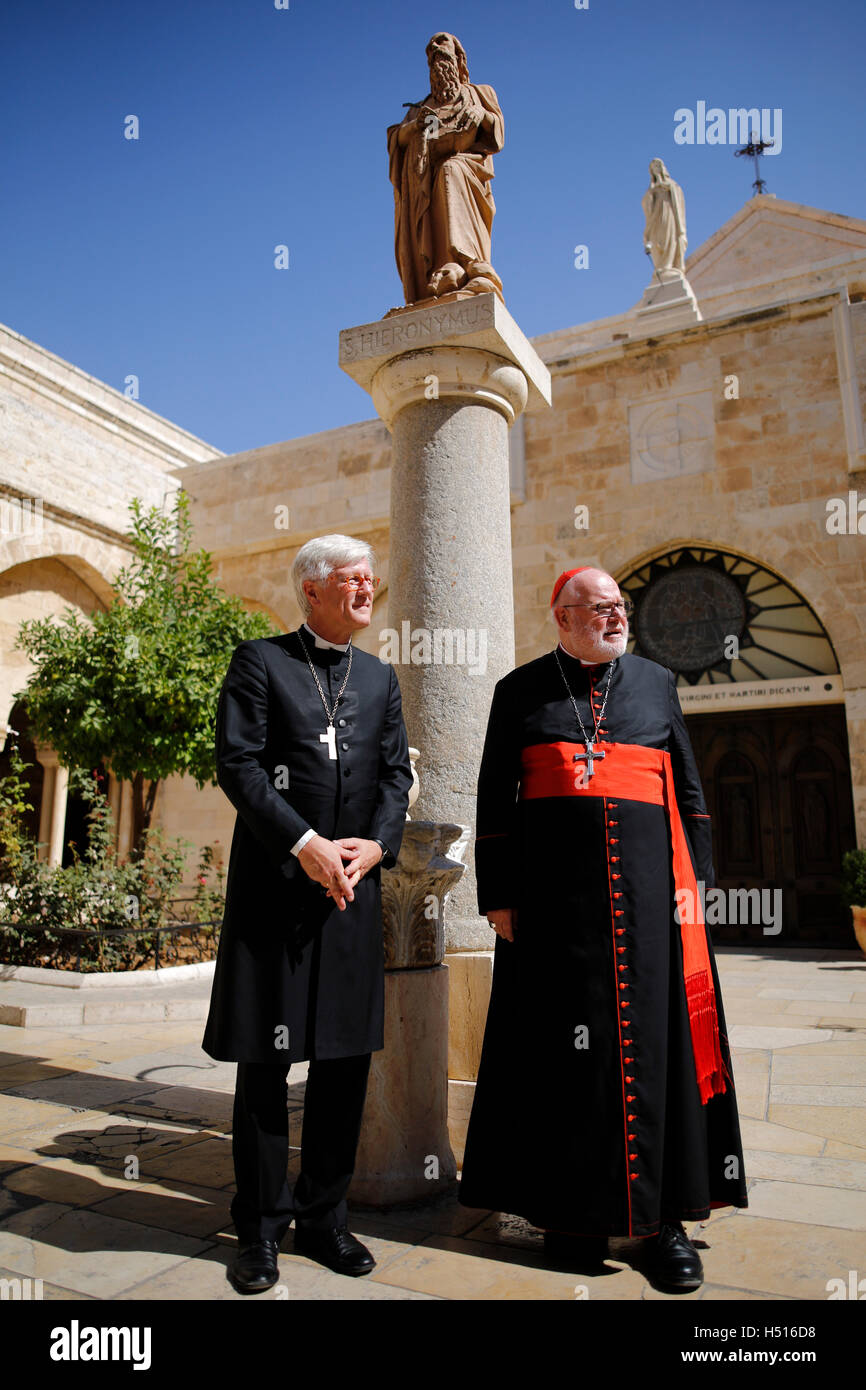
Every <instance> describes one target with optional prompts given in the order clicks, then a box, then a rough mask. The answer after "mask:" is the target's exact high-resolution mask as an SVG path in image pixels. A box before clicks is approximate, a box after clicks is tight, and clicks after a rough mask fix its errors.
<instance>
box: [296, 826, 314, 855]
mask: <svg viewBox="0 0 866 1390" xmlns="http://www.w3.org/2000/svg"><path fill="white" fill-rule="evenodd" d="M317 833H318V832H317V831H315V830H307V831H306V832H305V833H304V834H303V835H302V836H301V838H300V840H297V841H296V842H295V844H293V845H292V851H291V852H292V854H299V853H300V852H301V850H302V849H303V848H304V845H305V844H306V843H307V841H308V840H312V838H313V836H314V835H316V834H317Z"/></svg>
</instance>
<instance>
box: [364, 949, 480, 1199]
mask: <svg viewBox="0 0 866 1390" xmlns="http://www.w3.org/2000/svg"><path fill="white" fill-rule="evenodd" d="M447 1068H448V971H447V969H446V967H445V966H444V965H435V966H433V967H432V968H430V969H427V970H389V971H387V972H386V974H385V1048H384V1051H382V1052H375V1053H374V1054H373V1060H372V1063H371V1065H370V1080H369V1084H368V1087H367V1104H366V1107H365V1109H364V1121H363V1125H362V1128H361V1140H360V1143H359V1145H358V1156H357V1159H356V1162H355V1175H354V1177H353V1179H352V1185H351V1187H350V1188H349V1201H350V1202H352V1203H354V1204H355V1205H356V1206H366V1207H376V1208H381V1207H387V1206H397V1205H402V1204H404V1203H412V1204H416V1203H421V1202H430V1201H433V1200H435V1199H436V1198H438V1197H439V1196H440V1195H441V1194H442V1193H444V1192H449V1191H453V1190H454V1188H455V1184H456V1178H457V1165H456V1163H455V1161H454V1154H453V1153H452V1151H451V1145H450V1143H449V1142H448V1075H447Z"/></svg>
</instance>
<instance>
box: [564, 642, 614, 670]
mask: <svg viewBox="0 0 866 1390" xmlns="http://www.w3.org/2000/svg"><path fill="white" fill-rule="evenodd" d="M559 650H560V651H561V652H562V653H563V655H564V656H567V657H568V659H569V661H579V662H580V664H581V666H607V665H608V664H609V663H608V662H607V661H584V659H583V657H582V656H572V654H571V652H567V651H566V650H565V647H564V646H563V645H562V643H561V642H560V643H559Z"/></svg>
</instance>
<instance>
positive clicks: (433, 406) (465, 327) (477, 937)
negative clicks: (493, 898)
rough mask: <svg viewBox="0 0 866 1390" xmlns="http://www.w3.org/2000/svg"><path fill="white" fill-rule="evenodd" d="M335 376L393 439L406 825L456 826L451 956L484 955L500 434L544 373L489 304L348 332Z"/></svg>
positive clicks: (393, 595) (500, 631)
mask: <svg viewBox="0 0 866 1390" xmlns="http://www.w3.org/2000/svg"><path fill="white" fill-rule="evenodd" d="M340 366H341V367H342V368H343V369H344V371H346V372H348V373H349V375H350V376H352V377H353V378H354V379H355V380H356V381H357V382H358V383H359V384H360V385H361V386H363V387H364V388H365V389H366V390H368V391H369V392H370V394H371V396H372V398H373V403H374V405H375V407H376V410H377V411H378V413H379V415H380V416H381V418H382V420H383V421H384V422H385V424H386V425H387V427H388V429H389V430H390V432H391V435H392V437H393V454H392V472H391V534H390V580H389V593H388V612H389V622H390V624H391V626H390V629H388V630H387V631H386V632H383V633H380V634H377V635H378V636H379V642H380V651H381V654H382V655H383V656H384V657H385V658H386V659H388V660H390V661H392V662H393V664H394V665H395V666H396V668H397V674H398V676H399V679H400V688H401V691H402V694H403V710H404V716H405V719H406V727H407V730H408V733H409V738H410V741H411V742H412V743H415V744H417V745H418V747H419V748H421V750H422V753H423V758H424V775H423V777H422V779H421V795H420V799H419V803H418V806H417V809H416V815H418V816H420V817H423V818H424V819H425V820H429V821H437V822H444V821H455V822H459V823H460V824H461V825H463V826H464V827H465V839H464V846H463V849H462V851H452V853H462V857H463V860H464V862H465V864H466V870H467V871H466V873H465V875H464V876H463V878H462V879H461V881H460V883H459V884H458V886H457V887H456V888H455V889H454V891H453V892H452V893H451V894H450V895H449V899H448V905H447V912H446V922H445V931H446V942H447V949H448V950H449V951H454V950H473V949H478V948H479V947H481V948H487V947H489V945H490V940H489V929H488V927H487V925H486V923H485V922H483V921H482V919H480V918H479V917H478V913H477V907H476V893H475V875H474V872H473V869H472V858H473V856H472V840H471V834H470V828H471V826H472V824H473V822H474V818H475V793H476V783H477V777H478V766H479V763H480V761H481V750H482V746H483V742H484V733H485V729H486V725H487V715H488V712H489V709H490V701H491V698H492V694H493V687H494V685H495V684H496V681H497V680H499V678H500V677H501V676H503V675H505V674H506V672H507V671H510V670H511V669H512V667H513V665H514V610H513V585H512V565H511V508H510V498H509V477H508V429H509V426H510V425H512V424H513V423H514V421H515V420H516V419H517V417H518V416H519V414H520V412H521V411H522V410H523V409H524V408H532V407H541V406H544V405H545V404H548V405H549V403H550V374H549V372H548V371H547V368H546V367H545V366H544V363H543V362H542V361H541V359H540V358H539V357H538V355H537V353H536V352H535V350H534V348H533V347H532V345H531V343H530V342H529V341H528V339H527V338H525V337H524V335H523V334H522V333H521V331H520V329H519V328H518V326H517V324H516V323H515V322H514V320H513V319H512V317H511V315H510V314H509V313H508V311H507V309H506V308H505V306H504V305H503V303H502V302H501V300H500V299H499V297H498V296H497V295H495V294H493V293H488V294H479V295H472V296H469V297H468V298H464V299H456V298H455V299H451V300H450V301H448V302H438V303H434V304H431V305H429V306H427V307H423V308H419V309H412V308H409V309H406V310H400V311H397V312H393V313H392V314H390V315H389V316H388V317H386V318H385V319H383V320H381V321H380V322H378V323H372V324H365V325H364V326H363V327H360V328H352V329H346V330H345V331H344V332H343V333H341V335H340Z"/></svg>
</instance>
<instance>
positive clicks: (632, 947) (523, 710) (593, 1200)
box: [460, 648, 747, 1236]
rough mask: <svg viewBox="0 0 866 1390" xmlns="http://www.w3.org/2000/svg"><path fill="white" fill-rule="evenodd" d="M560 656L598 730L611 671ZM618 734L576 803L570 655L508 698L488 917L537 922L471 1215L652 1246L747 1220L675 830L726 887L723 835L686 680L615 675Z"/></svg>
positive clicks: (524, 672)
mask: <svg viewBox="0 0 866 1390" xmlns="http://www.w3.org/2000/svg"><path fill="white" fill-rule="evenodd" d="M559 658H560V661H561V663H562V667H563V669H564V671H565V675H566V677H567V679H568V682H569V685H570V688H571V690H572V692H573V694H574V696H575V698H576V701H577V707H578V710H579V711H580V715H581V718H582V719H583V722H584V726H585V727H586V729H587V731H591V730H592V728H593V716H592V714H591V712H590V704H591V702H592V706H593V708H594V710H595V714H596V716H598V715H599V714H600V711H601V707H602V701H603V697H604V690H605V686H606V683H607V680H608V674H609V672H610V669H611V668H610V665H609V664H602V665H599V666H597V667H594V668H587V667H584V666H582V665H581V664H580V662H578V661H576V660H575V659H574V658H573V657H570V656H569V655H568V654H567V653H566V652H565V651H564V650H563V649H562V648H559ZM600 739H601V742H600V743H599V744H596V748H597V749H600V750H601V751H603V752H605V758H604V760H601V759H598V760H596V762H595V774H594V776H593V778H592V779H590V780H589V781H586V780H585V779H584V781H583V783H582V786H583V791H582V792H581V793H577V792H576V791H574V792H572V791H571V788H573V787H574V774H575V769H576V768H577V767H581V766H584V765H585V759H583V758H581V757H579V758H578V761H577V762H573V761H572V759H573V756H574V753H575V752H578V753H582V752H583V751H584V750H585V744H584V742H583V737H582V735H581V732H580V727H579V725H578V722H577V719H576V717H575V712H574V708H573V706H572V704H571V701H570V699H569V697H568V694H567V692H566V689H565V684H564V682H563V678H562V675H561V674H560V671H559V669H558V667H557V663H556V658H555V656H554V654H553V653H552V652H551V653H548V654H547V655H546V656H543V657H541V658H539V659H538V660H537V661H533V662H530V663H529V664H528V665H526V666H522V667H519V668H518V669H517V670H516V671H513V672H511V674H510V675H508V676H506V677H505V678H504V679H503V680H501V681H500V682H499V683H498V685H497V686H496V690H495V693H494V697H493V704H492V707H491V713H490V721H489V725H488V730H487V739H486V742H485V746H484V755H483V759H482V764H481V772H480V776H479V782H478V814H477V840H476V873H477V880H478V906H479V911H480V912H481V913H486V912H488V911H492V910H494V909H496V908H507V907H511V908H515V909H516V910H517V924H516V928H515V940H514V942H513V943H512V942H507V941H504V940H502V939H501V938H499V937H497V940H496V949H495V957H494V973H493V990H492V996H491V1001H490V1009H489V1013H488V1017H487V1026H486V1030H485V1035H484V1045H483V1051H482V1057H481V1063H480V1068H479V1074H478V1082H477V1086H476V1091H475V1100H474V1104H473V1107H472V1114H471V1117H470V1123H469V1130H468V1134H467V1142H466V1153H465V1158H464V1165H463V1177H462V1182H461V1188H460V1200H461V1202H463V1203H464V1204H465V1205H467V1206H472V1207H483V1208H490V1209H494V1210H498V1211H505V1212H511V1213H514V1214H517V1215H520V1216H524V1217H525V1218H526V1219H527V1220H529V1221H530V1222H531V1223H532V1224H533V1225H536V1226H541V1227H544V1228H546V1229H554V1230H564V1231H572V1232H575V1233H580V1234H586V1235H614V1236H650V1235H653V1234H655V1233H656V1232H657V1231H658V1229H659V1226H660V1224H661V1222H663V1221H679V1220H687V1221H688V1220H700V1219H703V1218H705V1217H706V1216H708V1215H709V1212H710V1209H711V1208H713V1207H719V1206H728V1205H731V1206H738V1207H745V1206H746V1205H747V1198H746V1181H745V1175H744V1171H743V1155H742V1148H741V1142H740V1132H739V1122H738V1117H737V1107H736V1097H735V1093H734V1088H733V1082H732V1080H731V1068H730V1053H729V1049H728V1043H727V1038H726V1037H725V1020H724V1013H723V1009H722V1000H721V995H720V992H719V982H718V976H717V973H716V967H715V962H714V960H713V953H712V945H711V944H710V939H709V933H708V932H707V930H706V928H705V927H703V926H701V923H700V919H698V921H697V927H696V930H697V931H698V933H700V934H699V935H698V936H691V937H689V946H688V950H689V959H690V960H691V959H692V953H693V952H694V950H695V949H698V950H700V951H704V944H703V943H704V940H705V941H706V952H708V956H709V960H708V962H707V967H706V969H705V974H704V976H703V977H701V978H704V979H706V980H707V981H708V979H709V974H710V973H711V975H712V981H713V985H714V989H715V1008H716V1016H717V1019H718V1032H717V1035H716V1032H715V1030H713V1036H714V1038H715V1037H716V1036H717V1037H718V1042H717V1046H718V1049H719V1052H718V1053H717V1054H716V1055H717V1057H718V1056H719V1055H720V1057H721V1063H722V1068H723V1071H722V1075H724V1072H726V1073H727V1076H726V1077H725V1081H724V1084H725V1086H726V1089H725V1090H724V1092H723V1093H722V1094H713V1095H712V1096H711V1098H710V1099H708V1100H707V1102H706V1104H702V1102H701V1094H700V1090H699V1085H698V1080H697V1075H696V1061H695V1055H696V1054H695V1051H694V1050H693V1042H692V1033H691V1025H690V1017H689V1003H688V1000H687V992H686V985H685V981H684V968H683V945H682V940H681V933H682V931H683V928H682V927H681V926H680V924H679V923H678V921H677V920H676V917H675V915H674V914H675V909H676V907H677V902H676V900H675V896H674V894H675V888H676V890H679V888H680V886H681V885H680V881H679V880H677V881H676V883H675V877H674V866H673V862H672V853H673V850H672V846H673V843H674V842H675V839H672V835H673V831H672V824H671V823H672V821H674V820H677V821H678V824H679V827H680V830H679V841H678V843H679V845H680V855H681V858H680V861H679V862H680V866H682V864H683V863H687V864H688V871H689V873H692V874H693V880H692V881H694V879H697V880H703V881H704V883H705V884H706V887H707V888H710V887H712V886H714V882H715V880H714V875H713V867H712V858H711V832H710V820H709V817H708V816H707V811H706V805H705V803H704V797H703V793H702V790H701V783H700V778H699V775H698V771H697V767H696V764H695V760H694V755H693V753H692V749H691V745H690V743H689V738H688V734H687V732H686V727H685V721H684V719H683V715H682V711H681V709H680V703H679V698H678V696H677V693H676V682H675V679H674V676H673V674H672V673H671V672H670V671H668V670H667V669H666V668H664V667H662V666H659V665H657V664H656V663H655V662H652V661H646V660H644V659H643V658H641V657H637V656H631V655H625V656H622V657H620V658H619V659H618V660H617V661H616V662H615V663H613V670H612V675H611V680H610V691H609V696H608V702H607V708H606V712H605V716H604V720H603V723H602V724H601V729H600ZM651 750H662V751H658V752H652V751H651ZM665 751H666V752H667V754H669V759H667V764H666V765H667V777H668V788H669V791H668V796H669V795H670V784H671V781H672V785H673V788H674V789H675V792H676V798H675V799H676V803H677V806H678V811H679V814H678V815H677V813H676V812H674V813H673V814H671V813H670V812H669V809H668V802H667V801H664V804H654V801H653V799H652V798H654V799H655V801H656V802H658V801H661V800H663V798H664V796H665V793H664V790H662V791H660V792H658V794H656V790H655V789H657V788H662V789H663V788H664V784H665V773H664V772H659V771H656V765H658V767H662V765H663V764H664V763H665V758H664V752H665ZM649 764H652V765H653V766H652V767H649V766H648V765H649ZM603 773H604V774H606V775H608V777H609V779H610V780H609V787H610V788H613V789H614V790H613V791H612V793H611V794H609V795H604V794H599V788H600V787H602V786H603V785H604V777H603V776H602V774H603ZM648 788H649V791H648V790H647V789H648ZM623 790H625V792H626V793H627V794H626V795H623V794H622V793H623ZM648 798H649V799H648ZM680 817H681V819H680ZM683 830H684V832H685V833H684V835H683V833H682V832H683ZM689 861H690V862H689ZM682 902H683V905H684V906H685V907H686V911H685V912H684V915H685V916H687V915H688V907H687V904H688V900H685V899H684V900H682ZM693 920H694V919H693ZM695 943H698V944H697V945H696V944H695ZM706 960H707V958H706V955H704V961H705V962H706ZM693 978H694V977H693V976H690V981H691V980H692V979H693ZM690 989H691V985H690ZM716 1076H717V1078H718V1076H719V1072H718V1070H717V1071H716Z"/></svg>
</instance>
